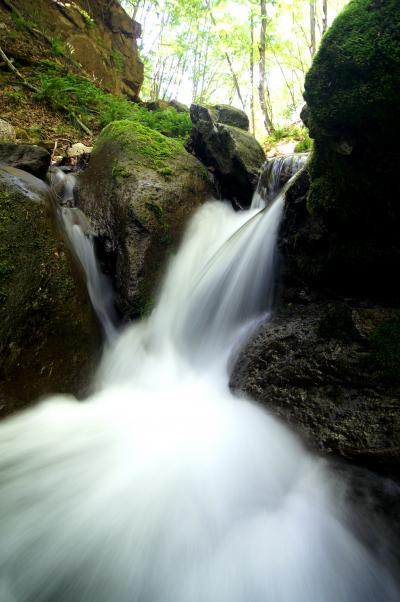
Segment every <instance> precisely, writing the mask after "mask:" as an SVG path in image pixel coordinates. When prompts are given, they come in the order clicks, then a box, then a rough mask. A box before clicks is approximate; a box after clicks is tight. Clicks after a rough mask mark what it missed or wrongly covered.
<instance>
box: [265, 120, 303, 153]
mask: <svg viewBox="0 0 400 602" xmlns="http://www.w3.org/2000/svg"><path fill="white" fill-rule="evenodd" d="M292 141H295V142H296V146H295V148H294V151H295V152H296V153H304V152H308V151H310V150H311V147H312V140H311V138H310V135H309V133H308V129H307V128H305V127H304V126H302V125H300V124H291V125H289V126H283V127H277V128H275V130H274V131H273V132H271V134H270V135H269V136H267V137H266V138H265V139H264V141H263V147H264V148H265V149H266V150H267V151H268V150H269V149H271V148H273V147H274V146H275V145H276V144H277V143H278V142H292Z"/></svg>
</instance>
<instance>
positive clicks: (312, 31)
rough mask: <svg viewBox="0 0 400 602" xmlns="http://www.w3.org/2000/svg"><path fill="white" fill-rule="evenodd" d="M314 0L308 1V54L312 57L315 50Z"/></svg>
mask: <svg viewBox="0 0 400 602" xmlns="http://www.w3.org/2000/svg"><path fill="white" fill-rule="evenodd" d="M315 8H316V7H315V0H310V54H311V57H313V56H314V54H315V51H316V49H317V44H316V39H315V12H316V11H315Z"/></svg>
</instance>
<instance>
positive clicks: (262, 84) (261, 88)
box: [258, 0, 274, 134]
mask: <svg viewBox="0 0 400 602" xmlns="http://www.w3.org/2000/svg"><path fill="white" fill-rule="evenodd" d="M260 6H261V29H260V45H259V48H258V49H259V57H260V58H259V63H258V70H259V85H258V95H259V98H260V106H261V111H262V113H263V116H264V125H265V129H266V130H267V133H268V134H269V133H270V132H273V131H274V126H273V123H272V119H271V116H270V113H269V108H268V105H267V101H266V98H265V90H266V79H265V45H266V37H267V4H266V0H261V4H260ZM267 96H269V94H267Z"/></svg>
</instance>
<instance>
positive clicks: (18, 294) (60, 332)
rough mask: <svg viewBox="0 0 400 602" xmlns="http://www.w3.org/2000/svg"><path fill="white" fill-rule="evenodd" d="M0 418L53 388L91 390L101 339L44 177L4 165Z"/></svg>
mask: <svg viewBox="0 0 400 602" xmlns="http://www.w3.org/2000/svg"><path fill="white" fill-rule="evenodd" d="M0 240H1V242H0V366H1V367H0V416H4V415H6V414H9V413H11V412H14V411H16V410H18V409H20V408H22V407H24V406H25V405H27V404H29V403H30V402H32V401H35V400H36V399H37V398H39V397H43V396H45V395H48V394H50V393H58V392H64V393H73V394H75V395H78V396H82V395H85V393H86V392H87V391H88V389H89V385H90V381H91V377H92V375H93V372H94V369H95V365H96V361H97V359H98V357H99V351H100V346H101V337H100V331H99V327H98V324H97V322H96V320H95V318H94V315H93V311H92V308H91V305H90V302H89V299H88V295H87V292H86V286H85V283H84V280H83V277H82V275H81V273H80V272H79V270H78V269H77V267H76V266H75V264H74V262H73V260H72V257H71V255H70V252H69V250H68V248H67V246H66V244H65V243H64V241H63V240H62V238H61V237H60V234H59V231H58V228H57V225H56V223H55V220H54V219H53V216H52V211H51V208H50V200H49V196H48V188H47V186H46V184H44V182H42V181H41V180H39V179H37V178H34V177H33V176H31V175H29V174H27V173H26V172H23V171H20V170H17V169H14V168H0Z"/></svg>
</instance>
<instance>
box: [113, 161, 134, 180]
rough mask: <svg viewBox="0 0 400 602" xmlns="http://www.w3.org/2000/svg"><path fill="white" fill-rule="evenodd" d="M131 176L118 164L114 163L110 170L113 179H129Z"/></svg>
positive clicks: (125, 168) (124, 167)
mask: <svg viewBox="0 0 400 602" xmlns="http://www.w3.org/2000/svg"><path fill="white" fill-rule="evenodd" d="M130 175H131V173H130V171H129V170H128V169H127V167H126V166H124V165H121V164H120V163H116V164H115V165H114V166H113V168H112V177H113V178H118V177H119V178H129V176H130Z"/></svg>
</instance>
